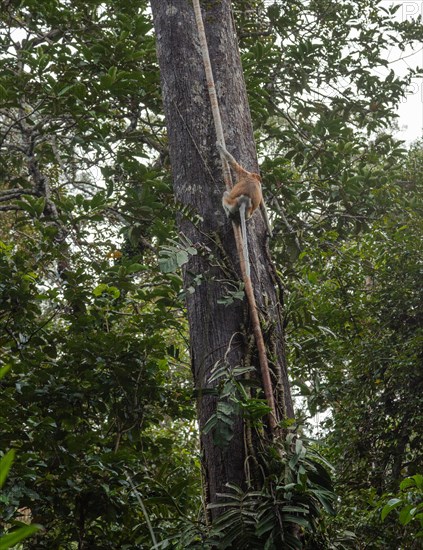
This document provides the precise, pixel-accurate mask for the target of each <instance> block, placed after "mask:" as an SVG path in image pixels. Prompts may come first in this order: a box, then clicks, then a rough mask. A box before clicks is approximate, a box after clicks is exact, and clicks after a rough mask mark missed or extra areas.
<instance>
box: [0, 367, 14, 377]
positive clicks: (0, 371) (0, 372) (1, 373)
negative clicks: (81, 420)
mask: <svg viewBox="0 0 423 550" xmlns="http://www.w3.org/2000/svg"><path fill="white" fill-rule="evenodd" d="M11 368H12V365H5V366H4V367H1V368H0V380H1V379H2V378H3V377H4V376H5V375H6V374H7V373H8V372H9V370H10V369H11Z"/></svg>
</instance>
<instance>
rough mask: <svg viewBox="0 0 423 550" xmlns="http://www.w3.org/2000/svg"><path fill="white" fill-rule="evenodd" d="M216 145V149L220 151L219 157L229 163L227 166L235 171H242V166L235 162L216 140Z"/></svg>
mask: <svg viewBox="0 0 423 550" xmlns="http://www.w3.org/2000/svg"><path fill="white" fill-rule="evenodd" d="M216 147H217V150H218V151H219V153H220V157H221V158H225V159H226V160H227V161H228V163H229V166H230V167H231V168H232V170H234V171H235V172H244V171H245V170H244V168H243V167H242V166H241V165H240V164H238V163H237V161H236V160H235V159H234V157H233V156H232V155H231V154H230V153H229V151H227V150H226V149H225V148H224V147H223V145H222V144H221V143H219V142H216Z"/></svg>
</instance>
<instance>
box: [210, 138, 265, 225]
mask: <svg viewBox="0 0 423 550" xmlns="http://www.w3.org/2000/svg"><path fill="white" fill-rule="evenodd" d="M217 147H218V149H219V151H220V153H221V154H222V155H223V156H224V157H225V158H226V160H227V161H228V163H229V166H230V167H231V168H232V170H233V171H234V172H235V174H236V176H237V182H236V184H235V185H234V187H233V188H232V189H231V191H225V193H224V194H223V198H222V204H223V207H224V209H225V211H226V213H227V214H228V216H229V215H232V214H236V213H237V212H238V210H239V207H240V202H242V201H240V198H241V197H248V199H250V200H249V202H248V204H247V207H246V210H245V217H246V218H247V219H248V218H250V217H251V215H252V214H253V212H254V211H255V210H256V209H257V208H258V207H259V206H260V203H261V201H262V199H263V195H262V192H261V179H260V176H259V175H258V174H254V173H253V172H248V171H247V170H245V168H243V167H242V166H240V165H239V164H238V163H237V162H236V160H235V159H234V158H233V156H232V155H231V154H230V153H228V151H226V149H224V148H223V147H222V146H221V145H220V144H218V145H217Z"/></svg>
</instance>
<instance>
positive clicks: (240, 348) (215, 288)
mask: <svg viewBox="0 0 423 550" xmlns="http://www.w3.org/2000/svg"><path fill="white" fill-rule="evenodd" d="M230 4H231V3H230V0H219V1H216V0H212V1H208V2H204V5H203V19H204V24H205V28H206V33H207V40H208V45H209V52H210V58H211V63H212V67H213V72H214V78H215V84H216V89H217V94H218V98H219V103H220V109H221V116H222V121H223V127H224V132H225V138H226V144H227V148H228V150H229V151H230V152H231V153H232V154H233V155H234V157H235V158H236V159H237V160H238V161H239V162H240V164H242V165H243V166H244V167H245V168H247V169H248V170H251V171H257V159H256V151H255V144H254V139H253V128H252V122H251V116H250V111H249V106H248V100H247V94H246V88H245V82H244V78H243V73H242V67H241V60H240V55H239V50H238V44H237V38H236V31H235V28H234V23H233V18H232V14H231V5H230ZM151 7H152V12H153V18H154V26H155V32H156V40H157V52H158V60H159V65H160V72H161V79H162V92H163V103H164V111H165V116H166V122H167V129H168V138H169V151H170V161H171V167H172V177H173V186H174V192H175V197H176V200H177V202H178V203H180V204H182V205H187V206H188V207H189V210H190V212H191V214H198V215H199V216H200V219H201V222H200V223H199V224H194V223H193V221H192V219H191V221H190V219H188V218H187V217H186V216H184V215H182V214H181V215H180V217H179V220H178V229H179V231H180V233H181V234H183V235H184V236H185V237H187V238H188V239H189V240H190V241H191V242H192V243H194V246H195V247H196V248H197V251H198V254H197V255H196V256H193V257H191V260H190V262H189V263H188V265H187V266H186V268H185V269H184V272H183V277H184V286H185V288H186V289H187V290H188V289H190V288H195V291H194V292H193V293H191V292H187V312H188V320H189V326H190V342H191V362H192V372H193V377H194V383H195V387H196V389H197V391H198V392H199V396H200V397H199V398H198V418H199V425H200V429H202V428H203V427H204V425H205V423H206V422H207V420H208V419H209V418H210V416H211V415H212V414H213V412H214V411H215V406H216V399H215V398H213V397H212V396H210V395H202V396H201V391H200V390H201V389H204V388H207V387H210V384H209V383H208V379H209V377H210V373H211V371H212V369H213V367H214V366H215V365H216V364H218V363H219V362H222V361H223V360H225V359H226V361H227V362H228V363H229V364H230V365H231V366H237V365H240V364H243V361H244V359H245V356H246V353H247V349H249V346H251V337H250V335H251V331H250V330H249V327H248V312H247V306H246V303H245V300H244V302H242V301H240V300H236V301H234V302H233V303H232V304H231V305H228V306H226V305H223V304H221V303H219V301H220V300H222V298H224V297H225V296H226V295H227V294H228V292H229V291H230V290H233V289H234V286H233V282H234V281H239V280H240V271H239V261H238V258H237V254H236V246H235V242H234V238H233V232H232V228H231V224H230V223H229V222H228V221H227V220H226V219H225V215H224V212H223V209H222V206H221V198H222V194H223V191H224V184H223V180H222V175H221V167H220V160H219V155H218V152H217V150H216V146H215V143H216V135H215V129H214V126H213V119H212V114H211V109H210V103H209V96H208V92H207V88H206V83H205V74H204V68H203V64H202V58H201V52H200V49H199V43H198V37H197V29H196V26H195V21H194V13H193V8H192V5H191V2H189V1H188V0H151ZM264 180H265V177H264ZM189 218H191V216H189ZM248 233H249V250H250V261H251V267H252V270H251V278H252V281H253V285H254V289H255V295H256V301H257V305H258V308H259V310H260V314H261V316H262V317H263V326H266V327H267V329H266V334H265V338H266V342H267V349H268V359H269V363H270V365H271V367H272V376H273V382H274V395H275V401H276V403H277V406H278V413H279V418H280V419H283V418H286V417H288V418H290V417H293V406H292V399H291V395H290V389H289V383H288V377H287V371H286V364H285V353H284V340H283V326H282V317H281V303H280V299H279V295H278V281H277V278H276V274H275V270H274V267H273V265H272V262H271V259H270V256H269V254H268V249H267V242H266V230H265V224H264V221H263V219H262V217H261V214H260V213H259V212H258V211H257V212H256V213H255V214H254V216H253V218H252V219H251V220H250V221H249V223H248ZM249 355H251V354H249ZM251 364H252V365H255V366H257V372H258V373H259V368H258V361H257V357H256V354H255V353H254V352H253V354H252V356H251ZM258 376H259V374H258ZM201 444H202V452H203V467H204V473H205V482H206V493H207V501H208V502H216V493H219V492H222V491H224V486H225V483H227V482H232V483H236V484H237V485H239V486H245V482H246V473H245V471H244V469H245V463H246V455H247V453H246V443H245V434H244V425H243V421H242V419H241V418H237V420H236V422H235V434H234V437H233V439H232V440H231V442H230V444H229V446H228V447H227V448H226V449H221V448H219V447H217V446H215V445H214V443H213V439H212V436H211V434H207V435H204V434H202V436H201Z"/></svg>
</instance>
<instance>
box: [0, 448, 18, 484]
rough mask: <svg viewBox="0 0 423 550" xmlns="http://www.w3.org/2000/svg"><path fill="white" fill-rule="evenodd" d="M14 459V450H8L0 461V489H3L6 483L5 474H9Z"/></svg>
mask: <svg viewBox="0 0 423 550" xmlns="http://www.w3.org/2000/svg"><path fill="white" fill-rule="evenodd" d="M14 458H15V449H10V451H9V452H7V453H6V454H5V455H4V457H3V458H2V459H1V460H0V489H1V488H2V487H3V485H4V482H5V481H6V477H7V474H8V473H9V470H10V467H11V466H12V463H13V460H14Z"/></svg>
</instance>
